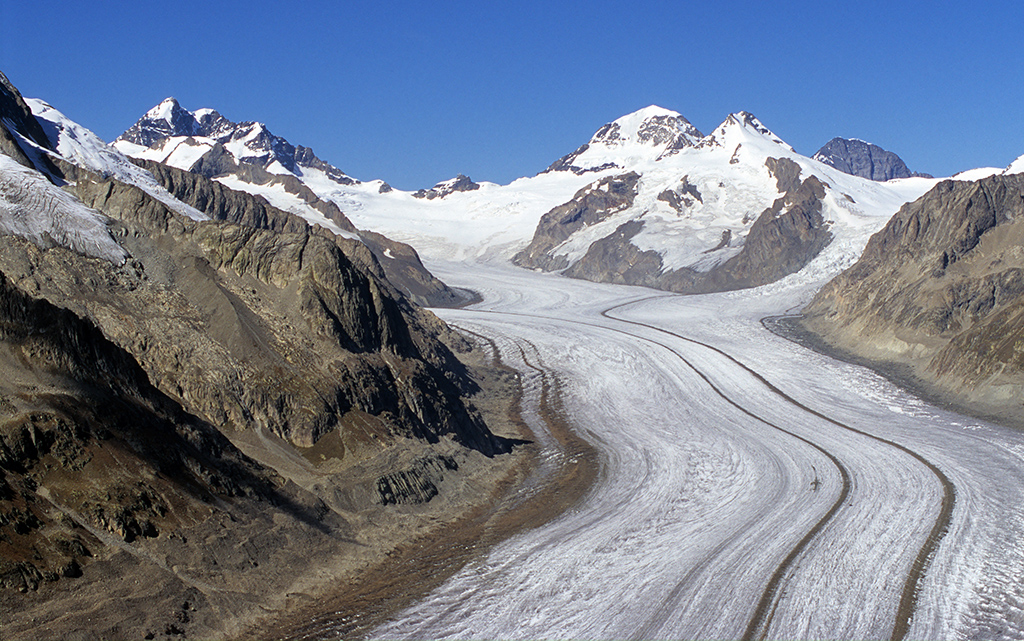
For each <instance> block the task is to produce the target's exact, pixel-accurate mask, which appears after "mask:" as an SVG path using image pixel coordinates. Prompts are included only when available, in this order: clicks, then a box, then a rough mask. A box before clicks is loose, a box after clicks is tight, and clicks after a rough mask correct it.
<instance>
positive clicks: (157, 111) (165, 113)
mask: <svg viewBox="0 0 1024 641" xmlns="http://www.w3.org/2000/svg"><path fill="white" fill-rule="evenodd" d="M177 104H178V101H177V100H175V99H174V98H164V100H163V102H161V103H160V104H159V105H157V106H155V107H153V108H152V109H150V110H149V111H147V112H146V118H149V119H150V120H166V121H167V122H168V123H170V122H171V120H172V119H173V116H174V107H175V106H176V105H177Z"/></svg>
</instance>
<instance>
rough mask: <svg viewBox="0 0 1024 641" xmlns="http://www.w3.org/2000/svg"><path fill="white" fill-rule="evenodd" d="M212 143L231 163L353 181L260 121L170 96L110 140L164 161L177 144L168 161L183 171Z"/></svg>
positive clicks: (125, 149)
mask: <svg viewBox="0 0 1024 641" xmlns="http://www.w3.org/2000/svg"><path fill="white" fill-rule="evenodd" d="M218 143H219V145H221V146H222V147H223V150H225V151H227V152H228V153H229V154H230V155H231V157H232V158H233V159H234V161H235V162H236V163H237V164H246V165H255V166H257V167H260V168H261V169H265V170H267V171H268V172H270V173H272V174H279V175H281V174H291V175H294V176H296V177H302V176H303V175H304V174H305V173H306V171H308V170H312V171H314V172H321V173H323V174H324V175H325V176H327V177H328V178H329V179H330V180H332V181H334V182H337V183H339V184H351V183H353V182H357V181H355V180H354V179H352V178H351V177H349V176H347V175H346V174H345V173H344V172H343V171H341V170H340V169H338V168H337V167H334V166H333V165H330V164H328V163H326V162H324V161H322V160H320V159H319V158H317V157H316V155H314V154H313V151H312V150H311V149H309V148H308V147H302V146H296V145H292V144H291V143H289V142H288V141H287V140H285V139H284V138H281V137H278V136H275V135H274V134H272V133H271V132H270V130H269V129H268V128H267V126H266V125H265V124H263V123H262V122H255V121H251V120H250V121H243V122H238V123H236V122H232V121H230V120H228V119H227V118H225V117H224V116H222V115H221V114H220V113H219V112H217V111H216V110H214V109H210V108H203V109H197V110H196V111H188V110H187V109H185V108H184V107H182V106H181V105H180V104H179V103H178V101H177V100H175V99H174V98H167V99H166V100H164V101H163V102H161V103H160V104H159V105H157V106H156V107H153V108H152V109H150V110H149V111H148V112H146V115H144V116H143V117H142V118H140V119H139V121H138V122H136V123H135V124H134V125H132V126H131V128H129V129H128V131H126V132H124V133H123V134H121V135H120V136H118V138H117V140H115V141H114V143H113V144H114V146H115V147H117V148H118V149H119V150H121V151H122V152H123V153H125V154H128V155H130V156H133V157H136V158H147V159H150V160H158V161H159V162H167V163H170V162H171V159H172V156H173V155H174V154H175V153H176V152H177V151H178V150H179V148H180V151H183V152H184V153H181V154H178V155H177V156H173V158H174V159H175V160H176V161H177V162H175V163H174V166H176V167H179V168H181V169H186V170H188V169H189V168H190V167H191V166H192V164H193V163H195V162H196V161H197V160H198V159H199V158H200V157H202V155H203V154H204V153H206V152H207V151H210V150H212V149H213V148H214V147H215V146H216V145H218ZM197 152H198V153H197ZM184 160H188V163H187V164H186V163H184Z"/></svg>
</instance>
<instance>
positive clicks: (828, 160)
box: [813, 137, 931, 181]
mask: <svg viewBox="0 0 1024 641" xmlns="http://www.w3.org/2000/svg"><path fill="white" fill-rule="evenodd" d="M813 158H814V159H815V160H817V161H819V162H823V163H825V164H826V165H830V166H832V167H835V168H836V169H838V170H839V171H842V172H846V173H848V174H850V175H852V176H860V177H861V178H867V179H868V180H881V181H884V180H892V179H893V178H912V177H915V176H920V177H924V178H931V176H929V175H928V174H920V173H917V172H912V171H910V170H909V169H907V165H906V163H904V162H903V159H902V158H900V157H899V156H897V155H896V154H894V153H893V152H891V151H886V150H885V149H882V148H881V147H879V146H878V145H873V144H871V143H869V142H865V141H863V140H857V139H856V138H838V137H837V138H833V139H832V140H830V141H828V142H827V143H825V145H824V146H823V147H822V148H821V149H819V150H818V151H816V152H815V153H814V156H813Z"/></svg>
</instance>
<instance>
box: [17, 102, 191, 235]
mask: <svg viewBox="0 0 1024 641" xmlns="http://www.w3.org/2000/svg"><path fill="white" fill-rule="evenodd" d="M25 102H26V103H27V104H28V106H29V108H30V109H31V110H32V113H33V115H35V117H36V119H37V120H38V121H39V123H40V124H41V125H42V126H43V130H44V131H45V132H46V135H47V138H49V140H50V144H51V145H53V147H54V148H55V149H56V150H57V153H58V154H60V155H61V156H62V157H63V158H64V159H65V160H67V161H68V162H70V163H72V164H74V165H78V166H79V167H82V168H84V169H88V170H90V171H92V172H95V173H98V174H100V175H101V176H104V177H108V176H109V177H112V178H115V179H117V180H119V181H121V182H123V183H127V184H129V185H134V186H136V187H138V188H140V189H142V190H143V191H145V192H146V193H147V194H149V195H150V196H152V197H154V198H156V199H157V200H159V201H160V202H162V203H164V204H165V205H167V206H168V207H169V208H170V209H171V210H173V211H175V212H177V213H179V214H181V215H183V216H187V217H189V218H191V219H193V220H209V216H207V215H206V214H204V213H203V212H201V211H199V210H198V209H195V208H194V207H191V206H189V205H186V204H185V203H183V202H181V201H179V200H178V199H177V198H174V197H173V196H171V194H170V193H168V191H167V190H166V189H164V187H163V186H162V185H160V183H158V182H157V180H156V178H154V177H153V174H151V173H149V172H148V171H146V170H145V169H142V168H141V167H139V166H138V165H136V164H135V163H133V162H132V161H130V160H129V159H128V158H127V156H126V155H125V153H123V152H122V151H120V150H119V149H118V148H116V147H113V146H111V145H108V144H107V143H105V142H103V141H102V140H101V139H100V138H99V137H98V136H97V135H96V134H94V133H93V132H91V131H89V130H88V129H86V128H85V127H83V126H81V125H79V124H78V123H76V122H74V121H72V120H71V119H69V118H68V117H67V116H65V115H64V114H62V113H61V112H60V111H58V110H57V109H54V108H53V107H52V106H50V105H49V104H47V103H45V102H43V101H42V100H36V99H32V98H29V99H26V100H25ZM166 102H167V101H165V102H164V103H161V105H163V104H165V103H166ZM124 145H130V146H131V147H133V148H137V147H139V145H132V144H131V143H124Z"/></svg>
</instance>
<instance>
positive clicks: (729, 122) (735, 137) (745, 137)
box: [701, 111, 794, 151]
mask: <svg viewBox="0 0 1024 641" xmlns="http://www.w3.org/2000/svg"><path fill="white" fill-rule="evenodd" d="M755 141H767V142H770V143H772V144H775V145H782V146H783V147H785V148H786V149H787V150H789V151H794V149H793V148H792V147H790V146H789V145H788V144H786V142H785V141H783V140H782V139H781V138H779V137H778V136H776V135H775V134H774V133H772V131H771V130H770V129H768V127H765V126H764V124H763V123H762V122H761V121H760V120H758V119H757V117H756V116H754V114H752V113H750V112H749V111H737V112H736V113H732V114H729V115H728V117H726V119H725V120H724V121H723V122H722V124H720V125H719V126H718V127H717V128H716V129H715V130H714V131H713V132H712V133H710V134H709V135H708V136H707V137H705V138H704V140H703V141H701V145H702V146H711V145H716V146H720V147H732V146H735V145H738V144H742V143H743V142H755Z"/></svg>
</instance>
